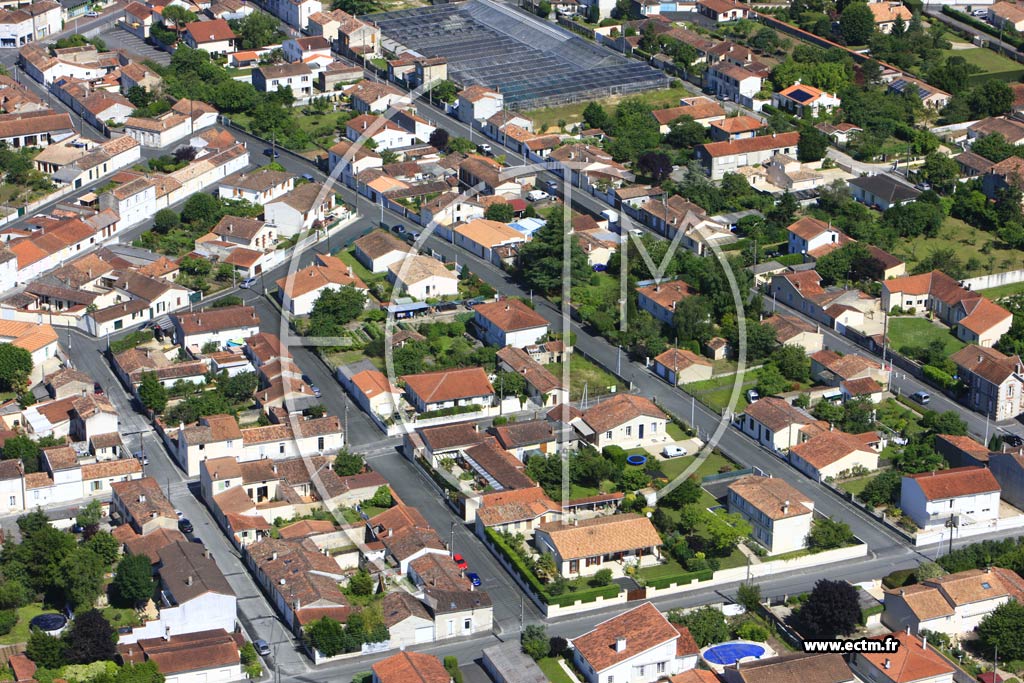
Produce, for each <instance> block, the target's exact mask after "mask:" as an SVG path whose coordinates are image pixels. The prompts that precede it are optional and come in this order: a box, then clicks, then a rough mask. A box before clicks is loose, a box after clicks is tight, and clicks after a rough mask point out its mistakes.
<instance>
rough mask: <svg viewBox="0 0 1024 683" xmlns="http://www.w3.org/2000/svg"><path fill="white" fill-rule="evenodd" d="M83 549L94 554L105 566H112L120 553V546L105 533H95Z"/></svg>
mask: <svg viewBox="0 0 1024 683" xmlns="http://www.w3.org/2000/svg"><path fill="white" fill-rule="evenodd" d="M85 547H86V548H88V549H89V550H91V551H93V552H94V553H96V554H97V555H98V556H99V558H100V560H101V561H102V562H103V564H105V565H107V566H110V565H112V564H114V562H116V561H117V558H118V556H119V555H120V553H121V544H120V543H119V542H118V540H117V539H116V538H114V537H113V536H111V535H110V533H109V532H106V531H97V532H96V533H94V534H93V535H92V536H90V537H89V540H88V541H86V542H85Z"/></svg>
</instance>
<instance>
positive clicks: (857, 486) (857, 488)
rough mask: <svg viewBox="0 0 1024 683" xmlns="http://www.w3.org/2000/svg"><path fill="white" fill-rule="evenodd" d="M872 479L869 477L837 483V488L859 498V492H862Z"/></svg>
mask: <svg viewBox="0 0 1024 683" xmlns="http://www.w3.org/2000/svg"><path fill="white" fill-rule="evenodd" d="M875 476H877V475H875ZM874 478H875V477H874V476H870V477H861V478H860V479H851V480H849V481H843V482H840V483H839V488H841V489H842V490H844V491H849V492H850V493H852V494H853V495H855V496H859V495H860V493H861V491H863V490H864V489H865V487H867V485H868V484H870V483H871V480H872V479H874Z"/></svg>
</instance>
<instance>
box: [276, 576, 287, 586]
mask: <svg viewBox="0 0 1024 683" xmlns="http://www.w3.org/2000/svg"><path fill="white" fill-rule="evenodd" d="M277 582H278V583H279V584H280V585H282V586H283V585H284V584H285V583H286V582H285V580H284V577H283V576H282V577H281V578H280V579H278V581H277Z"/></svg>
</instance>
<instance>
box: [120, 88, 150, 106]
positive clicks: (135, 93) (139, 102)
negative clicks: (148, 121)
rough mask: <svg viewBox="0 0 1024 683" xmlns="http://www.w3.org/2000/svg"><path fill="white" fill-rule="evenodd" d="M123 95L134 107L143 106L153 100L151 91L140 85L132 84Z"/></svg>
mask: <svg viewBox="0 0 1024 683" xmlns="http://www.w3.org/2000/svg"><path fill="white" fill-rule="evenodd" d="M125 97H127V98H128V101H129V102H131V103H132V104H133V105H135V106H136V107H145V106H147V105H149V104H152V102H153V93H151V92H149V91H148V90H146V89H145V88H143V87H142V86H141V85H133V86H132V87H130V88H128V92H126V93H125Z"/></svg>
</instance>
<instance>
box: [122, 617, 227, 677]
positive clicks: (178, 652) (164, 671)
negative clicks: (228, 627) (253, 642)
mask: <svg viewBox="0 0 1024 683" xmlns="http://www.w3.org/2000/svg"><path fill="white" fill-rule="evenodd" d="M118 654H120V656H121V660H122V661H123V662H124V663H125V664H141V663H142V662H146V661H150V662H155V663H156V665H157V666H158V667H159V669H160V673H161V675H163V677H164V681H165V683H229V682H230V681H238V680H242V678H243V677H244V675H243V673H242V662H241V657H240V652H239V645H238V641H237V640H236V639H235V635H234V634H233V633H228V632H227V631H225V630H224V629H216V630H212V631H200V632H197V633H186V634H181V635H176V636H169V635H168V636H162V637H156V638H145V639H142V640H138V641H136V642H134V643H118Z"/></svg>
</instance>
